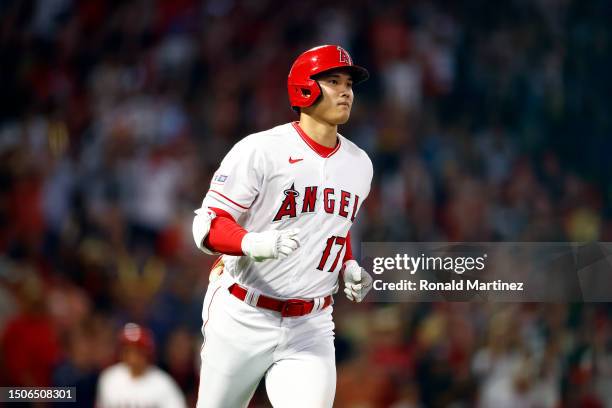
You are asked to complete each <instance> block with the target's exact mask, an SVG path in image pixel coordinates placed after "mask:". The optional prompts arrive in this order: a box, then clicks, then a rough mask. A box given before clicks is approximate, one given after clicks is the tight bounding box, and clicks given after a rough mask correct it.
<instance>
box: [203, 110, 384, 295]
mask: <svg viewBox="0 0 612 408" xmlns="http://www.w3.org/2000/svg"><path fill="white" fill-rule="evenodd" d="M372 176H373V168H372V162H371V161H370V159H369V157H368V156H367V154H366V153H365V152H364V151H363V150H362V149H360V148H359V147H357V145H355V144H354V143H353V142H351V141H350V140H348V139H346V138H345V137H344V136H342V135H340V134H339V135H338V143H337V145H336V147H335V148H333V149H330V148H326V147H324V146H321V145H318V144H317V143H316V142H314V141H313V140H312V139H310V138H309V137H308V136H307V135H305V134H304V133H303V131H302V130H301V128H300V127H299V125H298V124H297V122H293V123H287V124H284V125H280V126H277V127H274V128H272V129H269V130H266V131H264V132H260V133H255V134H252V135H249V136H247V137H245V138H244V139H242V140H241V141H239V142H238V143H237V144H236V145H234V147H233V148H232V150H231V151H230V152H229V153H228V154H227V155H226V157H225V158H224V159H223V161H222V162H221V165H220V167H219V169H218V170H217V172H216V173H215V175H214V176H213V179H212V181H211V186H210V190H209V191H208V193H207V194H206V197H205V198H204V202H203V207H217V208H221V209H223V210H225V211H227V212H228V213H230V214H231V215H232V217H234V219H235V220H236V221H237V222H238V223H239V224H241V225H242V226H243V227H244V228H245V229H246V230H247V231H256V232H257V231H265V230H270V229H278V230H282V229H286V228H300V240H301V245H300V248H298V249H297V250H296V251H295V254H292V256H290V257H289V258H287V259H284V260H283V261H282V262H279V261H278V260H267V261H264V262H253V261H252V260H251V259H249V258H247V257H234V256H224V262H225V270H226V271H227V272H228V273H229V274H230V275H231V276H232V277H233V278H234V279H235V280H236V281H237V282H240V283H241V284H243V285H246V286H250V287H255V288H260V289H261V290H263V291H265V292H264V293H266V294H268V295H270V296H277V297H281V298H292V297H296V296H297V297H300V298H316V297H321V296H327V295H329V294H331V293H332V292H333V291H334V289H335V287H336V283H337V278H338V272H339V270H340V268H341V267H342V262H341V260H342V259H343V255H344V252H345V249H346V248H345V240H346V236H347V234H348V232H349V229H350V227H351V225H352V223H353V221H354V220H355V217H356V216H357V213H358V212H359V208H360V207H361V204H362V203H363V201H364V200H365V199H366V197H367V196H368V194H369V192H370V183H371V181H372ZM247 210H248V211H247ZM330 221H331V222H330Z"/></svg>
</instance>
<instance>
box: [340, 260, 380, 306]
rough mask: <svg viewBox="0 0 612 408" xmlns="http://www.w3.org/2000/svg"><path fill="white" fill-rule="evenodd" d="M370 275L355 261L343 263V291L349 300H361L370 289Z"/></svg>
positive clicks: (371, 280)
mask: <svg viewBox="0 0 612 408" xmlns="http://www.w3.org/2000/svg"><path fill="white" fill-rule="evenodd" d="M373 281H374V280H373V279H372V276H370V274H369V273H367V272H366V270H365V269H363V268H362V267H361V266H359V264H358V263H357V261H355V260H353V259H351V260H350V261H346V262H345V263H344V293H345V294H346V297H347V298H348V299H349V300H350V301H351V302H361V301H362V300H363V299H364V298H365V297H366V295H367V294H368V292H369V291H370V289H372V282H373Z"/></svg>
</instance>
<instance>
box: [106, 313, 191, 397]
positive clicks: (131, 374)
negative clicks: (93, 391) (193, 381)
mask: <svg viewBox="0 0 612 408" xmlns="http://www.w3.org/2000/svg"><path fill="white" fill-rule="evenodd" d="M119 344H120V358H121V361H120V362H119V363H117V364H115V365H113V366H111V367H108V368H107V369H105V370H104V371H103V372H102V373H101V374H100V381H99V384H98V397H97V403H96V406H97V407H98V408H119V407H122V408H123V407H130V408H149V407H160V408H162V407H163V408H184V407H186V404H185V398H184V396H183V394H182V392H181V390H180V389H179V387H178V386H177V384H176V383H175V382H174V380H173V379H172V377H170V376H169V375H168V374H167V373H165V372H164V371H162V370H160V369H159V368H157V367H155V366H153V365H152V364H151V361H152V358H153V356H154V354H155V345H154V342H153V336H152V334H151V332H150V331H149V330H148V329H146V328H144V327H141V326H139V325H137V324H135V323H128V324H126V325H125V327H124V328H123V330H122V331H121V334H120V336H119Z"/></svg>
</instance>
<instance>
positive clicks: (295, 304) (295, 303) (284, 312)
mask: <svg viewBox="0 0 612 408" xmlns="http://www.w3.org/2000/svg"><path fill="white" fill-rule="evenodd" d="M304 304H305V302H304V301H303V300H297V299H289V300H286V301H285V303H283V307H282V308H281V316H283V317H292V316H293V317H297V316H304V315H305V314H306V313H304Z"/></svg>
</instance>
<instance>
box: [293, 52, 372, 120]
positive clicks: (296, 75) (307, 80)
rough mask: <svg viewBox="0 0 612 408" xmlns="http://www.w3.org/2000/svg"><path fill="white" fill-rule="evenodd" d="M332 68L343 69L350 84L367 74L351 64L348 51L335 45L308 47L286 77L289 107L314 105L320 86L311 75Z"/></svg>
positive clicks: (362, 79) (361, 79)
mask: <svg viewBox="0 0 612 408" xmlns="http://www.w3.org/2000/svg"><path fill="white" fill-rule="evenodd" d="M336 68H346V69H347V70H348V71H349V72H350V74H351V77H352V79H353V83H354V84H358V83H359V82H363V81H365V80H366V79H368V78H369V77H370V74H369V73H368V70H367V69H365V68H363V67H360V66H358V65H354V64H353V59H352V58H351V56H350V55H349V53H348V52H347V51H346V50H345V49H344V48H342V47H340V46H339V45H321V46H319V47H315V48H311V49H309V50H308V51H306V52H304V53H303V54H302V55H300V56H299V57H297V59H296V60H295V62H294V63H293V65H292V66H291V70H290V71H289V77H288V78H287V91H288V93H289V102H290V103H291V107H292V108H304V107H306V106H311V105H312V104H314V103H315V102H316V100H317V98H318V97H319V95H321V88H320V87H319V84H317V81H315V80H314V79H312V77H313V76H315V75H317V74H320V73H322V72H325V71H330V70H332V69H336Z"/></svg>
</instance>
